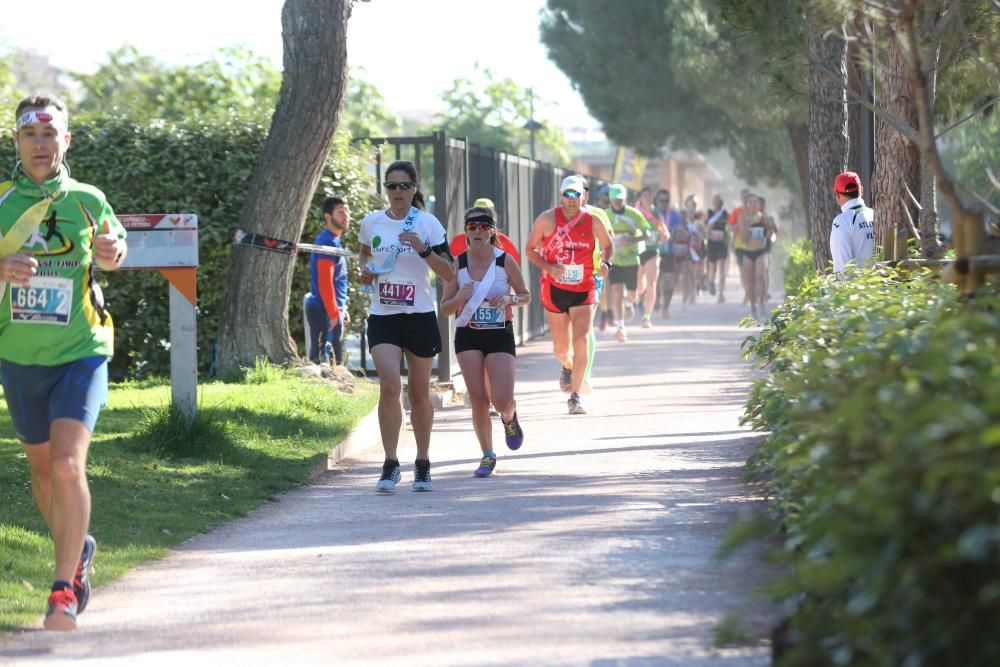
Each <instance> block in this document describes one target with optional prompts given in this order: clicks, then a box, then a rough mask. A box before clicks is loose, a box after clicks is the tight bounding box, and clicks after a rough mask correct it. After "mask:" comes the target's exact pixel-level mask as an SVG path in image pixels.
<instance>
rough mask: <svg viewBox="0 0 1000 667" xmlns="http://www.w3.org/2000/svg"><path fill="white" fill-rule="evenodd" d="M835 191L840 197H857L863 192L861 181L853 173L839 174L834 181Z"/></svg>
mask: <svg viewBox="0 0 1000 667" xmlns="http://www.w3.org/2000/svg"><path fill="white" fill-rule="evenodd" d="M833 191H834V192H836V193H837V194H838V195H856V194H858V193H859V192H861V179H860V178H858V175H857V174H855V173H854V172H853V171H845V172H844V173H842V174H837V178H836V179H835V180H834V181H833Z"/></svg>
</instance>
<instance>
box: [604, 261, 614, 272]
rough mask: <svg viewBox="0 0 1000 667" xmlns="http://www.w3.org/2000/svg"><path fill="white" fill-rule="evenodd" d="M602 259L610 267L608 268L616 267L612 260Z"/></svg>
mask: <svg viewBox="0 0 1000 667" xmlns="http://www.w3.org/2000/svg"><path fill="white" fill-rule="evenodd" d="M602 261H603V262H604V266H606V267H608V270H611V269H613V268H615V265H614V264H612V263H611V262H609V261H608V260H606V259H605V260H602Z"/></svg>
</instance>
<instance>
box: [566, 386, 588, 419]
mask: <svg viewBox="0 0 1000 667" xmlns="http://www.w3.org/2000/svg"><path fill="white" fill-rule="evenodd" d="M566 405H567V406H568V407H569V413H570V414H571V415H585V414H587V411H586V410H584V409H583V406H582V405H580V394H578V393H576V392H575V391H574V392H573V393H572V394H570V395H569V400H568V401H566Z"/></svg>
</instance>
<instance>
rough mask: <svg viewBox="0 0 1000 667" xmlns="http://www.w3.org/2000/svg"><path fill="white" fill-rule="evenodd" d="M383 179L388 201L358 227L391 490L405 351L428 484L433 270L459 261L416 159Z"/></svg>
mask: <svg viewBox="0 0 1000 667" xmlns="http://www.w3.org/2000/svg"><path fill="white" fill-rule="evenodd" d="M384 186H385V189H386V193H387V195H388V197H389V207H388V208H387V209H385V210H384V211H374V212H372V213H370V214H369V215H368V216H366V217H365V219H364V220H362V221H361V231H360V232H359V234H358V240H359V241H360V243H361V257H360V262H361V266H362V274H361V279H362V282H364V283H365V284H366V285H371V286H372V287H373V291H372V293H371V309H370V311H369V316H368V329H367V337H368V349H369V351H370V352H371V356H372V361H373V362H374V364H375V371H376V372H377V373H378V377H379V402H378V418H379V419H378V421H379V430H380V431H381V434H382V447H383V448H384V449H385V463H384V464H383V465H382V475H381V477H380V478H379V481H378V484H377V485H376V490H377V491H378V492H379V493H392V492H393V491H395V490H396V483H397V482H399V479H400V470H399V459H398V458H397V455H396V447H397V445H398V443H399V429H400V427H401V426H402V424H403V408H402V405H401V404H400V400H399V399H400V393H401V392H402V379H401V378H400V372H399V367H400V363H401V361H402V359H403V357H404V355H405V357H406V366H407V369H408V380H407V393H408V394H409V397H410V421H411V423H412V424H413V436H414V438H415V439H416V441H417V459H416V461H415V462H414V473H413V490H414V491H430V490H431V489H432V486H431V462H430V458H429V451H430V440H431V428H432V427H433V425H434V407H433V406H432V405H431V402H430V380H431V367H432V365H433V361H434V355H436V354H437V353H438V352H440V351H441V336H440V334H439V332H438V325H437V315H436V314H435V313H434V292H433V290H432V289H431V280H430V274H431V271H433V272H434V273H435V274H436V275H437V276H438V278H440V279H441V280H445V281H448V280H451V279H452V278H454V277H455V266H454V262H453V261H452V258H451V254H450V253H449V251H448V239H447V237H446V235H445V230H444V227H443V226H442V225H441V222H440V221H438V219H437V218H435V217H434V216H433V215H431V214H430V213H425V212H424V211H422V210H420V209H421V208H422V207H423V203H424V198H423V195H422V194H421V193H420V189H419V181H418V179H417V170H416V168H415V167H414V166H413V164H412V163H411V162H408V161H406V160H397V161H395V162H393V163H392V164H390V165H389V167H388V168H387V169H386V172H385V183H384Z"/></svg>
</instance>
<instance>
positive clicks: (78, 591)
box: [73, 535, 97, 614]
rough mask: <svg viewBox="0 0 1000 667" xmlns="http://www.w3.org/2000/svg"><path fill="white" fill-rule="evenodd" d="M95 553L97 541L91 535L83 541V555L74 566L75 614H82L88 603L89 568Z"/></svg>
mask: <svg viewBox="0 0 1000 667" xmlns="http://www.w3.org/2000/svg"><path fill="white" fill-rule="evenodd" d="M96 553H97V540H95V539H94V536H93V535H87V537H85V538H84V539H83V554H82V555H81V556H80V564H79V565H77V566H76V576H75V577H73V593H74V594H75V595H76V613H78V614H82V613H83V610H84V609H86V608H87V603H88V602H90V566H91V565H93V564H94V554H96Z"/></svg>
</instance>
